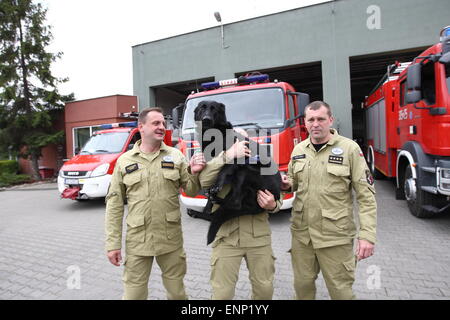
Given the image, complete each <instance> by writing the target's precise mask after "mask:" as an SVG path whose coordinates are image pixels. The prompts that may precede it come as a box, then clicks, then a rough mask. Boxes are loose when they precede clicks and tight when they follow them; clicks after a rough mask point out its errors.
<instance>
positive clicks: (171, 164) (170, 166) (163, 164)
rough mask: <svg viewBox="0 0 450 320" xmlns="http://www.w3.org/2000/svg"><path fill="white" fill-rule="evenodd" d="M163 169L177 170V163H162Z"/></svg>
mask: <svg viewBox="0 0 450 320" xmlns="http://www.w3.org/2000/svg"><path fill="white" fill-rule="evenodd" d="M161 168H163V169H173V168H175V163H173V161H161Z"/></svg>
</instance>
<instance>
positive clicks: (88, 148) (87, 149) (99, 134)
mask: <svg viewBox="0 0 450 320" xmlns="http://www.w3.org/2000/svg"><path fill="white" fill-rule="evenodd" d="M136 117H137V114H135V115H133V116H132V118H136ZM100 128H101V129H102V130H98V131H96V132H94V134H93V135H92V137H91V138H90V139H89V140H88V141H87V142H86V144H85V145H84V146H83V148H82V149H81V150H80V151H79V152H78V154H77V155H75V156H74V157H73V158H72V159H70V160H69V161H67V162H65V163H64V165H63V166H62V167H61V170H60V171H59V175H58V190H59V193H60V194H61V197H62V198H68V199H72V200H87V199H94V198H102V197H105V196H106V194H107V192H108V187H109V184H110V182H111V176H112V173H113V171H114V166H115V165H116V162H117V159H118V158H119V157H120V156H121V155H122V154H123V153H125V152H126V151H128V150H131V149H132V148H133V146H134V144H135V143H136V142H137V141H138V140H139V139H141V134H140V133H139V130H138V128H137V121H131V122H119V123H111V124H104V125H101V126H100ZM171 139H172V131H171V130H166V135H165V137H164V142H165V143H166V144H167V145H169V146H170V145H172V142H171Z"/></svg>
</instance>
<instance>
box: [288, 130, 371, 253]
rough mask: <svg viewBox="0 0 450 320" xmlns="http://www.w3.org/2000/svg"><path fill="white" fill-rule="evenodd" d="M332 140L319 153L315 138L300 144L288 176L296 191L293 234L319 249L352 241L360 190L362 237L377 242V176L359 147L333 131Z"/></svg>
mask: <svg viewBox="0 0 450 320" xmlns="http://www.w3.org/2000/svg"><path fill="white" fill-rule="evenodd" d="M331 132H332V138H331V139H330V141H328V143H327V144H326V145H324V146H323V147H322V149H320V150H319V151H318V152H316V150H315V148H314V146H313V145H312V143H311V141H310V139H309V138H308V139H307V140H304V141H302V142H301V143H299V144H298V145H297V146H295V148H294V150H293V152H292V156H291V161H290V163H289V167H288V177H289V178H290V180H291V182H292V184H293V191H296V197H295V199H294V204H293V210H292V218H291V221H292V225H291V230H292V234H293V236H295V237H297V238H298V240H300V241H301V242H303V243H304V244H305V245H307V244H308V243H309V241H312V244H313V246H314V248H324V247H330V246H335V245H340V244H346V243H351V242H352V241H353V239H354V237H355V235H356V229H357V228H356V224H355V220H354V216H353V196H352V189H353V190H354V191H355V194H356V200H357V202H358V205H359V222H360V228H359V235H358V238H359V239H364V240H367V241H370V242H372V243H375V241H376V221H377V205H376V201H375V188H374V186H373V178H372V176H371V175H370V171H369V169H368V167H367V164H366V161H365V159H364V156H363V153H362V152H361V149H360V147H359V146H358V144H357V143H356V142H354V141H353V140H350V139H347V138H345V137H342V136H340V135H338V134H337V132H336V131H335V130H334V129H331Z"/></svg>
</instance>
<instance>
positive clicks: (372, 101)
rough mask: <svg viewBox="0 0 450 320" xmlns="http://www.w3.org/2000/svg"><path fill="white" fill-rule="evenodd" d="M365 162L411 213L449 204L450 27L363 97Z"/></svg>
mask: <svg viewBox="0 0 450 320" xmlns="http://www.w3.org/2000/svg"><path fill="white" fill-rule="evenodd" d="M364 107H365V108H366V129H367V144H368V148H367V162H368V164H369V168H370V170H371V171H372V174H373V175H374V176H375V177H377V176H380V175H381V174H382V175H384V176H386V177H392V178H395V180H396V198H397V199H406V201H407V203H408V207H409V209H410V211H411V213H412V214H413V215H414V216H417V217H419V218H426V217H431V216H433V215H434V214H436V213H440V212H444V211H446V210H448V209H449V208H450V27H446V28H444V29H443V30H442V31H441V41H440V42H439V43H437V44H435V45H433V46H432V47H430V48H428V49H427V50H425V51H424V52H423V53H421V54H420V56H418V57H416V58H415V59H414V61H413V62H410V63H396V64H394V65H391V66H389V67H388V72H387V74H386V75H385V76H384V78H383V79H382V80H381V81H380V82H379V83H378V85H377V86H376V87H375V89H374V90H373V91H372V92H371V93H370V95H369V96H368V97H367V98H366V100H365V103H364Z"/></svg>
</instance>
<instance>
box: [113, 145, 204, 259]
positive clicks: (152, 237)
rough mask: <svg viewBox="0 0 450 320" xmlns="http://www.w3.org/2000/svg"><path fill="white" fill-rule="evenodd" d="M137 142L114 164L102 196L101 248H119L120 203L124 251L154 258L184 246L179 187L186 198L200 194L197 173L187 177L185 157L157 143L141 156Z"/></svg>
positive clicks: (120, 245) (120, 232) (120, 234)
mask: <svg viewBox="0 0 450 320" xmlns="http://www.w3.org/2000/svg"><path fill="white" fill-rule="evenodd" d="M140 144H141V141H138V142H137V143H136V144H135V145H134V148H133V149H132V150H130V151H128V152H126V153H124V154H123V155H122V156H120V157H119V159H118V160H117V164H116V167H115V168H114V173H113V176H112V180H111V185H110V187H109V191H108V194H107V196H106V218H105V229H106V250H108V251H109V250H116V249H121V247H122V221H123V215H124V201H125V199H126V200H127V203H128V215H127V217H126V224H127V234H126V252H127V254H132V255H142V256H155V255H161V254H164V253H168V252H171V251H174V250H176V249H178V248H180V247H181V246H182V245H183V237H182V231H181V213H180V205H179V200H178V195H179V189H180V186H182V187H183V189H184V190H185V191H186V193H187V194H188V195H191V196H195V195H196V194H197V193H198V191H199V190H200V184H199V181H198V175H192V174H190V170H188V168H189V167H188V163H187V161H186V158H185V157H184V155H183V154H182V153H181V152H180V151H179V150H178V149H175V148H172V147H168V146H166V145H165V144H164V143H162V144H161V148H160V150H159V151H157V152H155V153H151V154H145V153H143V152H141V151H140V149H139V146H140Z"/></svg>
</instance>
